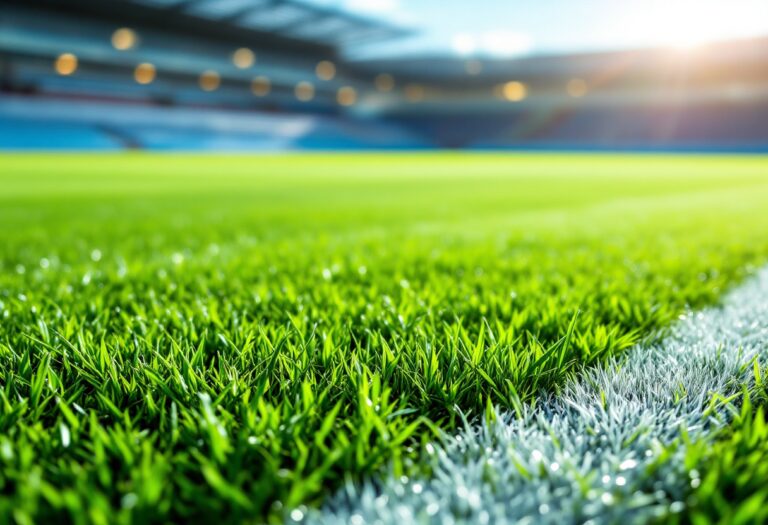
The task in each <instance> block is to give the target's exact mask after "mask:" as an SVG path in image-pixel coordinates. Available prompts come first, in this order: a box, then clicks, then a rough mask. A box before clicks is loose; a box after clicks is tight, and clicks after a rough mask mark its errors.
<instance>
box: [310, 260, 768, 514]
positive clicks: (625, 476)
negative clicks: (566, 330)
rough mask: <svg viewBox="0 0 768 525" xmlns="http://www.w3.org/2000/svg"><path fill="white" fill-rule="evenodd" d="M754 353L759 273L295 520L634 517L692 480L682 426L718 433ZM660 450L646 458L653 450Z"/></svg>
mask: <svg viewBox="0 0 768 525" xmlns="http://www.w3.org/2000/svg"><path fill="white" fill-rule="evenodd" d="M766 355H768V269H765V270H763V271H762V272H761V273H760V274H759V275H757V276H756V277H754V278H752V279H751V280H749V281H748V282H747V283H745V284H744V285H742V286H741V287H739V288H738V289H736V290H734V291H733V292H731V293H730V294H728V295H727V296H726V298H725V300H724V304H723V306H722V308H712V309H708V310H705V311H703V312H700V313H695V314H690V315H687V316H685V317H684V318H683V319H681V320H680V321H679V322H678V323H676V325H675V326H674V327H673V329H672V331H671V334H670V335H669V336H667V337H665V338H664V339H663V340H662V341H660V342H658V343H656V344H650V345H639V346H637V347H635V348H632V349H630V350H629V351H628V352H627V353H626V354H624V356H623V357H621V358H617V359H615V360H613V361H611V362H609V363H608V364H606V365H604V366H601V367H598V368H594V369H591V370H588V371H585V372H584V374H583V375H581V376H580V377H579V378H578V379H577V380H574V381H571V382H569V383H568V384H567V385H566V386H565V387H564V390H563V391H562V392H561V393H560V395H558V396H557V397H555V398H550V399H547V400H546V401H544V402H541V403H539V405H538V406H537V407H536V408H533V409H526V411H525V414H524V415H523V416H522V417H521V418H516V417H514V416H513V415H512V414H509V413H502V414H500V415H499V417H498V418H497V421H496V422H495V423H492V424H490V425H489V424H485V423H484V424H481V425H474V426H471V425H467V427H466V428H465V430H464V431H462V432H461V433H460V434H458V435H456V436H453V437H448V438H446V439H445V441H444V442H443V443H441V444H440V445H434V446H429V447H428V449H429V451H431V453H432V454H434V456H435V457H434V460H435V469H434V471H433V474H432V476H431V477H430V478H428V479H411V480H408V479H396V478H394V477H391V476H390V477H389V478H387V479H382V480H378V481H369V482H366V483H364V484H363V485H362V486H353V485H349V486H347V487H346V488H345V489H344V490H342V491H340V492H339V493H338V494H337V495H335V496H334V497H333V498H332V499H331V500H330V501H329V502H328V503H327V504H326V505H325V506H324V507H323V508H322V509H321V510H320V511H316V512H309V513H308V514H307V515H306V516H305V517H304V520H303V521H308V522H310V523H319V524H334V525H335V524H341V523H344V524H353V525H361V524H363V523H380V524H398V525H406V524H409V523H440V524H451V523H472V524H484V523H493V524H497V523H558V524H560V523H585V522H586V523H595V524H596V523H614V522H622V523H623V524H629V523H635V522H645V521H648V520H649V519H650V518H652V517H653V516H656V515H658V514H659V513H664V512H667V511H668V510H672V511H673V512H675V511H682V510H684V505H683V503H682V499H683V497H684V494H685V493H686V491H687V490H689V489H690V486H691V485H693V486H696V484H697V483H698V474H697V472H696V471H691V472H689V471H687V470H686V468H685V465H684V456H685V450H684V445H680V446H678V447H676V448H674V449H673V450H671V451H670V449H669V445H670V444H673V443H675V442H679V438H680V436H681V432H682V431H683V429H684V430H685V431H686V432H687V433H688V434H689V436H690V437H691V439H705V438H706V436H707V435H708V434H709V433H711V432H712V431H713V430H714V429H716V428H719V427H720V426H722V425H724V424H727V420H728V417H727V412H726V411H725V410H723V409H715V410H712V409H711V406H712V405H711V403H710V401H711V399H712V396H713V394H720V395H723V396H730V395H733V394H737V393H739V392H740V391H741V388H742V385H743V384H744V383H745V382H746V381H749V380H750V379H749V378H750V369H751V368H750V367H751V361H752V359H753V358H754V357H755V356H761V357H764V356H766ZM662 451H663V452H664V453H665V454H671V455H670V456H669V457H668V458H666V459H665V460H664V461H658V459H659V457H658V456H659V454H661V453H662Z"/></svg>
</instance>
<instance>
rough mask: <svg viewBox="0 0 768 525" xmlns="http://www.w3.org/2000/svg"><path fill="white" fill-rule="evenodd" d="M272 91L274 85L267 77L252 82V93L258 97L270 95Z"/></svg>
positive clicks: (260, 77)
mask: <svg viewBox="0 0 768 525" xmlns="http://www.w3.org/2000/svg"><path fill="white" fill-rule="evenodd" d="M270 89H272V83H271V82H270V81H269V79H268V78H267V77H265V76H259V77H256V78H254V79H253V81H252V82H251V92H252V93H253V94H254V95H256V96H257V97H264V96H266V95H268V94H269V90H270Z"/></svg>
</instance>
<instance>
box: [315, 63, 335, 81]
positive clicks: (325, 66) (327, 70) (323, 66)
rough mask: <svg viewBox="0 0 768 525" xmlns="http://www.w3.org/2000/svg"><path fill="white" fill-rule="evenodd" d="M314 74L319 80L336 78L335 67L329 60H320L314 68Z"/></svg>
mask: <svg viewBox="0 0 768 525" xmlns="http://www.w3.org/2000/svg"><path fill="white" fill-rule="evenodd" d="M315 73H316V74H317V78H319V79H320V80H331V79H333V77H335V76H336V66H335V65H334V63H333V62H331V61H330V60H321V61H320V62H318V64H317V67H316V68H315Z"/></svg>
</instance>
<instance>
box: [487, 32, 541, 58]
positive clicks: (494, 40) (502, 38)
mask: <svg viewBox="0 0 768 525" xmlns="http://www.w3.org/2000/svg"><path fill="white" fill-rule="evenodd" d="M481 42H482V49H483V50H484V51H485V52H487V53H490V54H492V55H496V56H515V55H522V54H524V53H527V52H528V51H530V50H531V46H532V42H531V38H530V37H529V36H528V35H524V34H521V33H513V32H510V31H490V32H488V33H485V34H484V35H483V37H482V39H481Z"/></svg>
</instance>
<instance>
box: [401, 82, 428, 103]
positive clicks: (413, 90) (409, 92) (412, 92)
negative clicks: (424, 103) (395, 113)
mask: <svg viewBox="0 0 768 525" xmlns="http://www.w3.org/2000/svg"><path fill="white" fill-rule="evenodd" d="M405 98H406V100H408V102H419V101H421V100H424V87H423V86H420V85H419V84H408V85H407V86H405Z"/></svg>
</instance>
